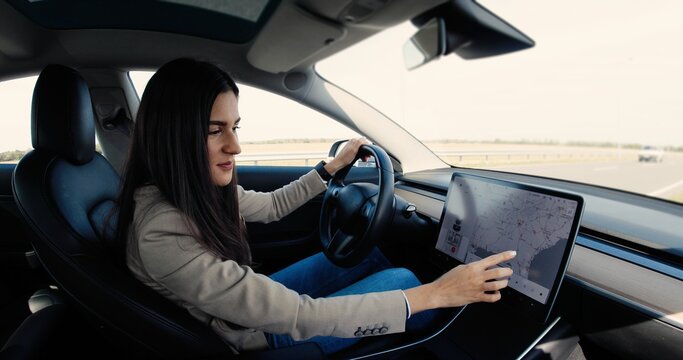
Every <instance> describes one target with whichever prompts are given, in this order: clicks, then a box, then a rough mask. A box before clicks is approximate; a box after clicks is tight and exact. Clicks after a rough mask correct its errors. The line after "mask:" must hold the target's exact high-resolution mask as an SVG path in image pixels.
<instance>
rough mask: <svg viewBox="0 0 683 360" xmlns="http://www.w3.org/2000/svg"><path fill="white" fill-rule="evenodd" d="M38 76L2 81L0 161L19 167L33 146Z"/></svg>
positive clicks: (0, 83) (0, 92)
mask: <svg viewBox="0 0 683 360" xmlns="http://www.w3.org/2000/svg"><path fill="white" fill-rule="evenodd" d="M37 79H38V77H37V76H30V77H25V78H20V79H13V80H7V81H2V82H0V99H2V104H3V105H2V106H1V107H0V119H2V121H1V122H0V124H1V125H0V162H1V163H10V164H16V163H17V162H18V161H19V159H21V157H22V156H23V155H24V154H25V153H27V152H28V151H29V150H30V149H32V146H31V99H32V97H33V87H34V86H35V84H36V80H37Z"/></svg>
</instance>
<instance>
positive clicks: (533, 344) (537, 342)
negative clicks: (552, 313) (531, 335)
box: [517, 316, 561, 359]
mask: <svg viewBox="0 0 683 360" xmlns="http://www.w3.org/2000/svg"><path fill="white" fill-rule="evenodd" d="M560 319H561V317H559V316H558V317H557V318H555V320H554V321H553V322H552V323H550V325H548V326H547V327H546V328H545V330H543V332H542V333H541V334H540V335H538V337H537V338H536V340H534V341H533V342H532V343H531V344H529V347H527V348H526V349H525V350H524V351H523V352H522V353H521V354H520V355H519V356H518V357H517V359H521V358H523V357H524V356H526V354H528V353H529V351H531V350H533V349H534V348H535V347H536V345H538V344H539V343H540V342H541V339H543V338H544V337H545V336H546V335H548V333H549V332H550V330H552V329H553V328H554V327H555V325H557V323H558V322H559V321H560Z"/></svg>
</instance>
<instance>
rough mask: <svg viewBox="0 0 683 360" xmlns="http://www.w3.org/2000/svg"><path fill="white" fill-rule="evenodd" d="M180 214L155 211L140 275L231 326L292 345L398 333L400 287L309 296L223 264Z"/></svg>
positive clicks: (142, 242)
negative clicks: (286, 338)
mask: <svg viewBox="0 0 683 360" xmlns="http://www.w3.org/2000/svg"><path fill="white" fill-rule="evenodd" d="M183 224H184V221H183V219H182V216H181V215H180V213H179V212H178V211H177V210H172V211H166V212H164V213H161V214H157V215H156V216H154V218H153V219H151V220H150V221H148V222H147V223H146V224H145V225H144V226H143V227H142V229H141V230H142V231H141V232H140V237H139V238H138V246H139V253H140V259H141V260H142V264H143V266H144V268H145V271H146V272H147V273H148V274H149V276H150V277H152V278H153V279H154V280H155V281H157V282H158V283H159V284H161V285H162V286H164V287H165V288H167V289H168V290H169V291H170V292H172V293H173V294H174V295H176V296H177V297H179V298H180V299H182V300H183V301H186V302H188V303H191V304H193V305H195V306H196V307H198V308H199V309H201V310H202V311H204V312H206V313H208V314H210V315H212V316H214V317H217V318H221V319H224V320H226V321H228V322H230V323H233V324H236V325H239V326H243V327H247V328H252V329H258V330H262V331H266V332H270V333H275V334H282V333H286V334H289V335H290V336H292V338H294V339H295V340H302V339H307V338H310V337H313V336H318V335H324V336H336V337H357V336H368V335H378V334H385V333H395V332H402V331H404V330H405V318H406V305H405V300H404V298H403V295H402V294H401V291H400V290H396V291H387V292H378V293H369V294H365V295H350V296H340V297H332V298H318V299H313V298H311V297H309V296H307V295H300V294H298V293H296V292H295V291H292V290H290V289H287V288H286V287H284V286H283V285H281V284H280V283H277V282H275V281H273V280H271V279H270V278H269V277H267V276H265V275H261V274H257V273H254V271H253V270H252V269H251V268H249V267H248V266H240V265H239V264H237V263H236V262H234V261H232V260H227V261H222V260H220V259H219V258H217V257H216V256H214V255H212V254H211V253H209V252H208V251H206V250H205V248H203V247H202V246H201V245H200V244H199V243H198V242H197V241H196V240H195V239H194V238H193V237H192V236H191V235H190V234H189V231H187V227H186V226H184V225H183Z"/></svg>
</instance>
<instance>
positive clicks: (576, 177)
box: [489, 154, 683, 198]
mask: <svg viewBox="0 0 683 360" xmlns="http://www.w3.org/2000/svg"><path fill="white" fill-rule="evenodd" d="M489 168H490V169H495V170H502V171H509V172H519V173H525V174H532V175H540V176H547V177H555V178H560V179H567V180H573V181H578V182H583V183H589V184H595V185H602V186H607V187H612V188H616V189H622V190H628V191H632V192H637V193H641V194H646V195H650V196H655V197H661V198H668V197H670V196H674V195H677V194H681V193H683V155H678V154H668V156H667V157H666V158H665V159H664V161H663V162H661V163H641V162H638V161H637V160H635V159H631V158H629V159H624V160H618V161H610V162H586V163H557V164H532V165H501V166H495V167H489Z"/></svg>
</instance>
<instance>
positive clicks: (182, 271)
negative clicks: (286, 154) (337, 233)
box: [117, 59, 514, 353]
mask: <svg viewBox="0 0 683 360" xmlns="http://www.w3.org/2000/svg"><path fill="white" fill-rule="evenodd" d="M238 94H239V91H238V88H237V85H236V84H235V82H234V81H233V80H232V79H231V78H230V76H228V74H226V73H225V72H224V71H222V70H220V69H219V68H217V67H216V66H214V65H211V64H208V63H204V62H198V61H194V60H190V59H178V60H174V61H171V62H170V63H168V64H166V65H164V66H162V67H161V68H160V69H159V70H158V71H157V73H156V74H155V75H154V76H153V77H152V79H151V80H150V81H149V83H148V85H147V88H146V89H145V92H144V95H143V97H142V101H141V104H140V109H139V111H138V116H137V119H136V125H135V131H134V134H133V141H132V147H131V150H130V155H129V160H128V164H127V168H126V171H125V174H124V178H123V188H122V192H121V196H120V200H119V204H118V205H119V227H118V228H117V236H118V239H119V240H120V241H123V242H125V244H126V246H125V249H126V253H125V258H126V263H127V265H128V268H129V269H130V270H131V272H132V273H133V274H134V275H135V276H136V277H137V278H138V279H139V280H140V281H142V282H143V283H145V284H146V285H148V286H149V287H151V288H153V289H154V290H156V291H158V292H159V293H160V294H162V295H163V296H165V297H167V298H169V299H171V300H172V301H174V302H175V303H177V304H178V305H179V306H182V307H184V308H186V309H187V310H188V311H189V312H190V314H192V315H193V316H194V317H196V318H197V319H199V320H201V321H202V322H204V323H206V324H207V325H209V326H211V327H212V328H213V329H214V330H215V331H216V332H217V333H218V334H219V335H220V336H222V338H223V339H224V340H225V341H226V342H227V343H228V344H229V345H230V346H231V347H232V348H233V349H234V350H235V351H242V350H256V349H267V348H279V347H284V346H290V345H292V344H295V343H297V342H300V341H315V342H317V343H318V344H320V346H321V347H322V349H323V350H324V351H325V352H327V353H332V352H334V351H337V350H339V349H342V348H344V347H347V346H350V345H351V344H353V343H354V342H355V341H357V340H358V339H359V338H360V337H363V336H371V335H380V334H389V333H396V332H401V331H405V330H406V328H408V330H409V331H410V329H411V328H418V327H420V326H423V325H424V323H425V322H428V321H429V316H425V313H424V311H425V310H429V309H436V308H442V307H454V306H461V305H464V304H467V303H471V302H475V301H497V300H498V299H499V298H500V293H499V292H498V290H500V289H501V288H503V287H505V286H507V280H506V278H507V277H509V276H510V275H511V273H512V271H511V270H510V269H507V268H494V266H495V265H496V264H498V263H500V262H503V261H507V260H509V259H511V258H512V257H513V256H514V253H513V252H506V253H501V254H497V255H494V256H491V257H489V258H486V259H484V260H482V261H480V262H478V263H473V264H470V265H467V266H461V267H458V268H455V269H453V270H452V271H450V272H448V273H447V274H445V275H444V276H442V277H441V278H439V279H438V280H436V281H434V282H432V283H429V284H426V285H421V284H420V282H419V281H418V280H417V279H416V278H415V276H414V275H413V274H412V273H411V272H410V271H408V270H406V269H393V268H391V265H390V263H389V262H388V261H387V259H386V258H385V257H384V256H383V255H382V254H381V252H380V251H379V250H377V249H375V250H374V251H373V252H372V253H371V254H370V256H368V257H367V258H366V259H365V260H364V261H363V262H362V263H361V264H359V265H358V266H356V267H353V268H351V269H341V268H338V267H336V266H334V265H332V264H331V263H329V262H328V261H327V260H326V259H325V257H324V256H323V255H321V254H318V255H314V256H312V257H310V258H307V259H304V260H302V261H300V262H298V263H296V264H294V265H292V266H290V267H288V268H286V269H284V270H282V271H279V272H277V273H275V274H272V275H271V276H270V277H269V276H265V275H262V274H258V273H255V272H254V271H253V270H252V269H251V268H250V264H251V254H250V251H249V244H248V242H247V237H246V234H245V225H244V222H245V221H260V222H270V221H275V220H278V219H280V218H282V217H283V216H285V215H287V214H289V213H290V212H292V211H293V210H295V209H296V208H298V207H299V206H301V205H302V204H304V203H306V202H307V201H309V200H310V199H311V198H313V197H314V196H315V195H317V194H318V193H320V192H322V191H323V190H325V188H326V186H325V183H324V182H323V181H322V179H321V176H320V173H321V172H322V173H324V172H328V173H330V174H333V173H334V172H336V171H337V170H338V169H341V168H342V167H344V166H346V165H348V164H349V163H350V162H351V161H352V160H353V158H354V156H355V154H356V152H357V150H358V148H359V147H360V145H362V144H363V143H364V140H361V139H354V140H351V141H350V142H349V144H348V145H347V146H346V147H345V148H344V150H343V151H342V152H341V153H340V154H339V155H338V156H337V157H335V158H334V159H333V160H331V161H330V162H329V163H328V164H326V165H324V167H323V168H318V169H317V170H311V171H310V172H309V173H307V174H305V175H303V176H302V177H301V178H299V179H298V180H296V181H294V182H292V183H291V184H289V185H287V186H285V187H283V188H281V189H278V190H276V191H274V192H271V193H257V192H254V191H247V190H244V189H243V188H242V187H240V186H239V185H237V179H236V174H235V156H236V155H237V154H239V153H240V151H241V149H240V145H239V140H238V137H237V129H238V128H239V125H240V115H239V111H238ZM402 289H406V290H405V291H403V290H402ZM418 313H422V314H418ZM416 314H418V315H416ZM426 314H429V312H427V313H426Z"/></svg>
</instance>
